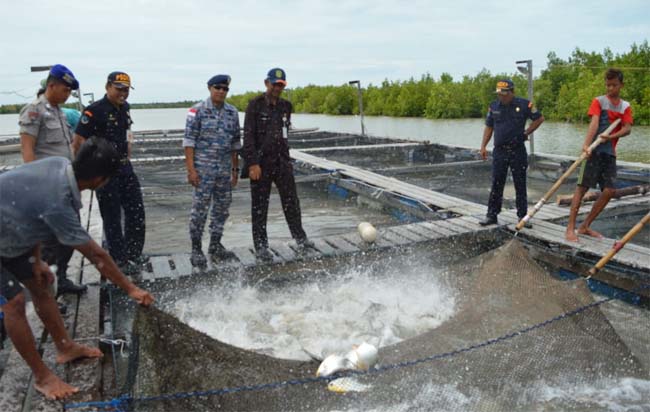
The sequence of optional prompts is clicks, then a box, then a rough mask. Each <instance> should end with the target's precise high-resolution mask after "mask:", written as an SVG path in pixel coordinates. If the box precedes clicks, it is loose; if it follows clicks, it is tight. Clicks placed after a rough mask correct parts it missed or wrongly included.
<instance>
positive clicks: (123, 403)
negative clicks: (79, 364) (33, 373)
mask: <svg viewBox="0 0 650 412" xmlns="http://www.w3.org/2000/svg"><path fill="white" fill-rule="evenodd" d="M648 288H650V284H647V285H641V286H638V287H636V288H634V289H633V292H634V291H641V290H643V289H648ZM614 299H616V296H612V297H609V298H606V299H602V300H599V301H597V302H593V303H590V304H588V305H585V306H582V307H580V308H577V309H574V310H572V311H569V312H565V313H563V314H561V315H558V316H555V317H553V318H550V319H547V320H545V321H543V322H540V323H538V324H535V325H532V326H529V327H526V328H523V329H520V330H518V331H516V332H512V333H508V334H505V335H502V336H499V337H496V338H493V339H488V340H486V341H484V342H481V343H477V344H474V345H471V346H467V347H465V348H461V349H455V350H452V351H449V352H444V353H440V354H436V355H431V356H427V357H425V358H421V359H415V360H410V361H405V362H399V363H393V364H390V365H384V366H379V367H377V368H374V369H371V370H369V371H354V370H353V371H343V372H338V373H335V374H333V375H330V376H323V377H313V378H302V379H291V380H286V381H280V382H271V383H263V384H257V385H244V386H236V387H232V388H221V389H212V390H204V391H194V392H180V393H174V394H166V395H157V396H145V397H140V398H135V397H132V396H130V395H122V396H121V397H119V398H115V399H112V400H110V401H96V402H80V403H71V404H66V405H64V409H68V410H69V409H79V408H90V407H92V408H99V409H108V408H114V409H119V408H120V407H124V408H126V407H127V406H128V405H129V403H130V402H154V401H166V400H178V399H188V398H196V397H201V396H204V397H207V396H215V395H226V394H230V393H238V392H255V391H262V390H267V389H278V388H282V387H288V386H295V385H305V384H308V383H317V382H330V381H332V380H334V379H338V378H341V377H345V376H351V375H370V374H376V373H382V372H386V371H390V370H394V369H402V368H408V367H411V366H415V365H418V364H421V363H424V362H431V361H435V360H439V359H444V358H451V357H454V356H457V355H460V354H463V353H467V352H472V351H475V350H478V349H482V348H485V347H488V346H491V345H495V344H497V343H502V342H506V341H508V340H511V339H514V338H516V337H518V336H520V335H524V334H526V333H529V332H532V331H535V330H537V329H541V328H544V327H546V326H549V325H550V324H552V323H555V322H558V321H560V320H563V319H566V318H569V317H571V316H575V315H578V314H580V313H582V312H585V311H587V310H589V309H592V308H595V307H597V306H600V305H602V304H604V303H607V302H611V301H612V300H614Z"/></svg>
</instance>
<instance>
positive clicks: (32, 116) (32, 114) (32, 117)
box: [27, 112, 40, 120]
mask: <svg viewBox="0 0 650 412" xmlns="http://www.w3.org/2000/svg"><path fill="white" fill-rule="evenodd" d="M38 116H40V113H39V112H27V117H29V120H36V119H38Z"/></svg>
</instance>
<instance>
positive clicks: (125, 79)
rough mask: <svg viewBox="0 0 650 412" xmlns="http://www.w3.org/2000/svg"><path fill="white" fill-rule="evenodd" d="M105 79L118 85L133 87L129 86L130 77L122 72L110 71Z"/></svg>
mask: <svg viewBox="0 0 650 412" xmlns="http://www.w3.org/2000/svg"><path fill="white" fill-rule="evenodd" d="M106 81H107V82H108V83H111V84H113V85H116V86H119V87H130V88H132V89H133V86H131V77H130V76H129V75H128V74H126V73H124V72H111V73H109V75H108V78H107V79H106Z"/></svg>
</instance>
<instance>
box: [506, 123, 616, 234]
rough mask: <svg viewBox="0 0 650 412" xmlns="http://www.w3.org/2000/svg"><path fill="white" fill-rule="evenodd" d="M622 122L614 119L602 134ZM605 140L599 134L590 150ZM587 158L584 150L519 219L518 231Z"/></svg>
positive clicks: (516, 227) (610, 130)
mask: <svg viewBox="0 0 650 412" xmlns="http://www.w3.org/2000/svg"><path fill="white" fill-rule="evenodd" d="M620 122H621V119H616V120H615V121H614V123H612V124H611V125H609V127H608V128H607V129H605V131H604V132H603V133H601V134H606V135H608V134H610V133H611V132H612V130H614V128H615V127H616V126H618V124H619V123H620ZM604 141H605V139H603V138H602V137H600V135H598V137H597V138H596V140H594V141H593V143H592V144H591V146H589V151H590V152H591V151H593V150H594V149H595V148H596V146H598V145H599V144H601V143H602V142H604ZM586 158H587V153H585V152H582V154H581V155H580V157H579V158H578V159H577V160H576V161H575V162H573V164H572V165H571V166H569V168H568V169H567V170H566V172H564V174H563V175H562V176H560V178H559V179H558V180H557V182H555V184H554V185H553V187H551V188H550V189H549V190H548V192H546V194H545V195H544V196H543V197H542V199H541V200H540V201H539V202H537V204H536V205H535V206H534V207H533V209H532V210H530V211H529V212H528V213H527V214H526V216H524V217H523V218H521V220H520V221H519V223H517V226H515V229H516V230H517V231H519V230H521V228H523V227H524V225H525V224H526V222H528V221H529V220H530V219H532V218H533V216H535V213H537V212H539V210H540V209H541V208H542V206H544V204H546V202H547V201H548V199H550V198H551V196H553V193H555V192H556V191H557V190H558V189H559V188H560V186H562V183H564V181H565V180H566V178H567V177H569V176H570V175H571V173H573V171H574V170H576V168H577V167H578V165H579V164H580V163H581V162H582V161H583V160H585V159H586Z"/></svg>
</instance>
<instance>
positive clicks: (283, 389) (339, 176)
mask: <svg viewBox="0 0 650 412" xmlns="http://www.w3.org/2000/svg"><path fill="white" fill-rule="evenodd" d="M181 141H182V131H181V130H176V131H155V132H140V133H138V134H137V135H136V142H135V146H134V150H133V163H134V167H135V170H136V173H137V174H138V176H139V178H140V182H141V186H142V191H143V199H144V202H145V210H146V215H147V222H146V223H147V238H146V244H145V253H146V254H148V255H149V256H150V259H149V263H148V264H147V265H146V266H145V267H144V268H143V270H142V272H141V273H140V274H139V275H137V276H136V277H134V280H135V281H137V282H138V283H139V284H140V285H141V286H142V287H144V288H146V289H148V290H150V291H151V292H152V293H153V294H154V296H155V297H156V299H157V301H156V308H151V309H141V308H138V307H136V306H135V305H134V304H133V303H132V302H131V301H130V300H129V299H128V298H127V297H126V296H125V295H124V293H123V292H122V291H120V290H118V289H116V288H115V287H113V286H110V285H108V284H102V287H101V288H99V287H94V288H91V293H89V295H88V297H84V298H83V299H85V300H82V302H85V303H83V304H81V305H80V306H79V309H78V312H77V313H78V314H79V313H81V315H75V316H82V317H83V311H84V310H87V311H89V312H90V313H91V314H92V316H90V319H91V321H92V322H95V323H96V324H95V326H93V328H94V329H93V331H94V330H96V332H95V333H94V335H96V334H97V333H98V334H100V335H101V336H103V337H104V339H103V340H102V341H101V342H104V346H105V347H104V349H105V352H106V353H107V354H110V356H105V357H104V360H103V361H102V362H101V363H100V364H99V365H98V366H99V367H98V368H97V369H96V370H95V371H94V372H91V373H90V375H88V376H89V378H88V379H91V380H92V379H95V381H93V382H94V383H93V384H92V385H90V386H91V387H92V389H89V390H88V391H87V393H86V394H85V395H83V396H84V397H83V398H80V399H76V400H73V401H72V403H70V404H69V405H68V406H70V407H71V408H69V409H81V410H83V407H84V405H83V404H82V403H79V402H77V401H81V400H84V401H89V400H90V401H96V402H97V403H95V404H88V405H85V407H86V409H88V408H91V409H92V408H95V409H107V408H109V409H110V408H111V407H116V405H117V406H118V407H119V408H121V409H122V410H134V411H165V410H168V411H177V410H233V411H234V410H237V411H243V410H250V411H257V410H264V411H276V410H277V411H302V410H316V411H321V410H322V411H331V410H340V411H362V410H363V411H365V410H376V411H384V410H385V411H400V410H403V411H406V410H445V411H448V410H462V411H472V410H481V411H490V410H494V411H502V410H567V409H570V410H576V411H582V410H584V411H594V410H610V409H617V408H619V409H620V408H622V409H625V408H627V409H634V408H636V409H639V410H644V409H648V408H650V404H648V401H647V399H650V372H649V371H650V362H649V359H650V334H648V331H649V330H650V312H649V311H648V309H647V307H648V301H649V298H650V288H649V287H648V285H649V284H650V249H648V247H649V246H650V231H649V230H650V229H649V228H645V229H644V230H643V231H642V232H640V234H639V235H637V237H636V238H634V239H633V241H632V243H630V244H629V246H627V247H626V248H625V250H623V251H621V252H620V253H619V255H617V257H616V259H614V260H613V261H612V262H611V263H610V264H609V265H608V266H607V267H606V268H605V269H604V270H603V271H601V272H600V273H599V274H598V276H595V277H593V278H591V279H589V280H585V279H584V278H583V275H584V274H585V273H586V272H587V270H588V269H589V268H590V267H591V266H592V265H593V264H594V263H595V262H596V261H597V260H598V258H599V257H600V256H601V255H602V254H604V253H605V252H606V251H607V250H608V249H609V248H610V247H611V244H610V243H607V242H610V240H603V241H600V240H590V239H586V240H582V243H581V244H580V245H571V244H567V242H564V241H562V235H563V232H562V231H563V228H564V227H565V226H564V225H565V224H566V219H567V216H568V208H567V207H560V206H557V205H554V204H549V205H547V206H546V207H545V208H544V209H542V211H540V213H539V214H538V215H537V217H536V219H534V220H533V224H534V229H533V230H524V231H522V232H521V233H518V234H517V235H516V236H515V231H514V230H513V224H514V223H516V221H517V220H516V216H515V215H514V212H513V210H512V208H514V197H515V195H514V190H513V188H512V184H507V185H506V190H505V193H504V212H503V213H502V214H501V215H500V216H499V220H500V223H501V225H499V226H492V227H487V228H486V227H481V226H479V225H478V220H479V219H480V218H482V217H483V216H484V215H485V204H486V203H487V198H488V195H489V190H490V183H491V165H490V162H484V161H482V160H480V159H479V157H478V153H477V151H476V150H472V149H468V148H459V147H450V146H443V145H437V144H430V143H426V142H424V143H423V142H413V141H408V140H397V139H387V138H375V137H368V136H359V135H352V134H337V133H329V132H320V131H315V130H306V131H300V132H299V133H293V134H291V135H290V146H291V147H292V157H293V158H294V160H295V163H294V170H295V174H296V182H297V189H298V195H299V197H300V204H301V209H302V221H303V226H304V228H305V231H306V232H307V234H308V236H309V237H310V239H312V240H314V241H315V248H314V249H313V250H307V251H303V250H300V249H299V248H297V247H296V245H295V242H293V240H292V239H291V236H290V234H289V230H288V228H287V225H286V222H285V219H284V215H283V212H282V208H281V205H280V199H279V197H278V195H277V192H276V191H275V190H274V191H273V192H272V194H271V200H270V208H269V215H268V225H267V229H268V234H269V240H270V249H271V252H272V254H273V256H274V260H273V263H270V264H264V265H261V264H259V263H258V262H257V261H256V260H255V255H254V250H253V249H252V234H251V218H250V214H251V210H250V208H251V206H250V189H249V186H248V182H247V181H246V180H242V181H240V182H239V183H238V185H237V187H236V188H234V189H233V202H232V206H231V208H230V216H229V218H228V221H227V223H226V227H225V230H224V236H223V243H224V245H225V246H226V247H227V248H229V249H231V250H232V251H233V252H234V253H235V255H236V257H237V259H236V260H233V261H221V262H210V263H209V266H208V269H207V270H205V271H198V270H197V269H195V268H192V266H191V265H190V263H189V251H190V242H189V233H188V229H189V228H188V225H189V213H190V208H191V202H192V188H191V186H190V185H189V184H188V183H187V182H186V170H185V165H184V160H183V159H184V157H183V155H182V147H181ZM9 143H12V142H9ZM9 143H8V144H9ZM13 144H14V145H15V142H13ZM7 147H8V146H7ZM3 153H4V154H2V159H3V163H2V166H3V167H4V169H5V170H7V169H10V168H11V167H13V166H14V165H17V164H20V156H19V154H16V152H15V151H14V152H12V151H11V150H5V151H4V152H3ZM567 166H568V164H567V160H566V159H562V158H557V157H554V158H553V157H536V159H535V167H533V168H531V173H530V174H529V180H528V187H529V190H528V195H529V202H530V203H531V204H532V203H533V202H536V201H537V200H538V199H539V198H540V197H541V196H542V195H543V194H544V192H545V191H546V190H547V189H548V187H550V185H551V184H552V182H553V181H554V180H555V179H557V177H559V175H561V173H562V171H563V170H565V169H566V167H567ZM619 177H620V179H619V183H620V184H621V186H622V187H624V186H630V185H646V184H648V183H650V168H648V167H644V166H643V165H641V166H640V165H638V164H622V166H621V168H620V172H619ZM574 185H575V182H571V181H569V182H567V183H565V184H564V185H563V186H562V187H561V189H560V191H559V193H560V194H570V193H572V192H573V189H574V187H575V186H574ZM589 208H590V205H585V206H584V207H583V208H582V209H581V211H580V217H581V218H584V216H585V214H586V213H587V212H588V211H589ZM94 210H95V212H94V213H95V216H97V215H98V212H97V208H95V209H94ZM647 210H648V198H647V197H645V196H644V194H639V195H636V196H631V197H629V198H623V199H620V200H617V201H612V202H611V204H610V205H609V206H608V208H607V209H606V210H605V211H604V212H603V214H602V215H601V218H599V219H598V220H597V221H596V222H595V223H594V225H593V227H594V229H596V230H598V231H600V232H601V233H603V234H604V235H605V236H606V237H607V238H609V239H616V238H619V237H620V236H622V235H623V234H624V233H625V232H626V231H627V230H628V229H629V228H630V227H631V226H633V225H634V223H636V221H638V220H639V218H640V217H641V216H642V215H643V214H645V213H647ZM91 220H92V219H91ZM360 222H370V223H371V224H372V225H374V227H375V228H376V229H377V239H376V240H375V241H374V242H366V241H364V240H363V239H362V237H361V236H360V234H359V231H358V229H357V227H358V225H359V223H360ZM204 236H205V237H204V244H205V245H207V242H208V238H209V234H208V230H207V229H206V231H205V235H204ZM90 270H92V269H90ZM97 279H99V278H98V277H97ZM100 289H101V292H100ZM93 293H94V294H96V295H94V294H93ZM91 295H92V296H91ZM91 297H92V299H91ZM95 298H96V301H93V299H95ZM93 302H94V303H93ZM84 305H87V306H84ZM84 308H87V309H84ZM95 311H96V314H95ZM97 319H100V320H99V322H98V323H97ZM74 322H76V320H75V321H74ZM75 325H76V323H75ZM81 329H83V328H82V327H81V326H80V327H79V330H81ZM85 333H86V334H88V333H90V332H85ZM101 342H100V343H101ZM107 342H108V343H107ZM120 342H121V345H120V344H119V343H120ZM361 344H368V345H372V346H373V347H376V348H378V357H377V358H378V363H377V364H376V365H374V366H372V367H371V368H370V369H368V370H355V369H352V370H348V369H343V370H340V371H338V372H337V373H336V374H335V375H330V376H320V377H317V376H316V371H317V370H318V367H319V365H320V364H321V362H322V361H323V360H324V359H325V358H327V357H328V356H329V355H332V354H335V355H336V354H345V353H348V352H349V351H350V350H351V349H353V348H354V347H356V346H358V345H361ZM98 371H101V373H100V372H98ZM93 373H94V374H95V375H93ZM97 374H100V375H101V376H102V378H101V379H99V377H98V376H97ZM0 392H1V391H0ZM2 399H3V395H2V393H0V405H3V404H2ZM111 400H112V403H111ZM34 405H36V406H34ZM32 406H33V408H34V409H39V408H42V403H40V404H38V403H37V404H32ZM23 409H24V408H23ZM25 410H29V409H25Z"/></svg>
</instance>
